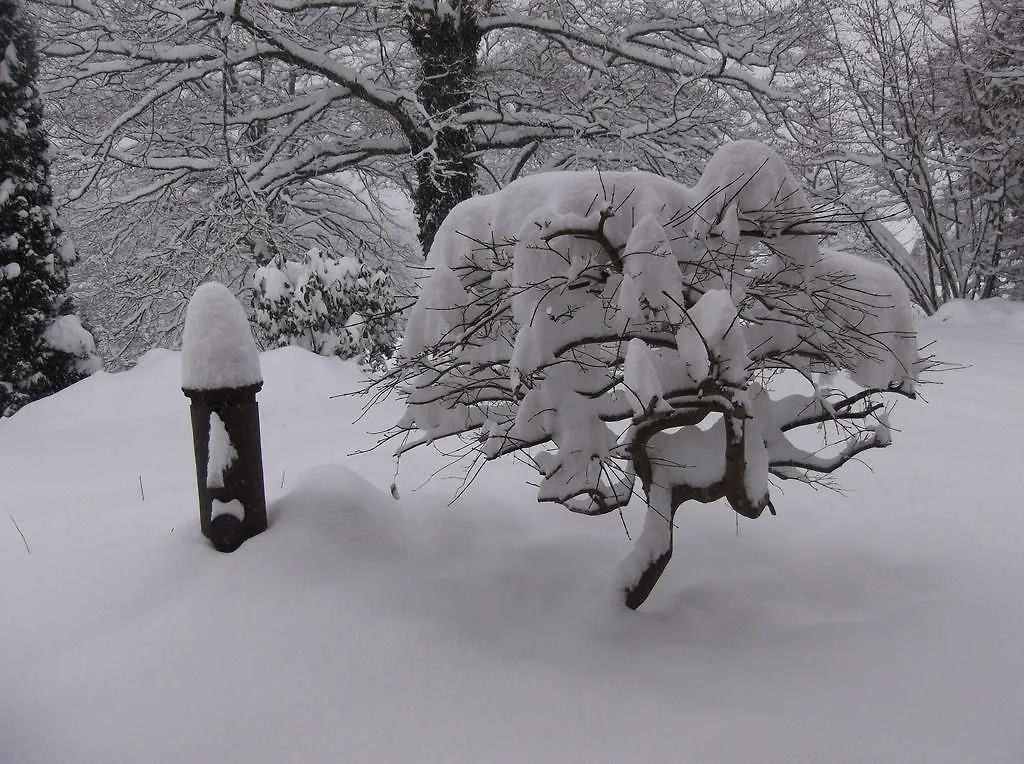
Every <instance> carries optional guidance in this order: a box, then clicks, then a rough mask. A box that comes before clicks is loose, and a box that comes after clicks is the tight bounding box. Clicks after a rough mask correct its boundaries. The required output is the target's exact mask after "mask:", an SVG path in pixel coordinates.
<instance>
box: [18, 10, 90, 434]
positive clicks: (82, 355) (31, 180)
mask: <svg viewBox="0 0 1024 764" xmlns="http://www.w3.org/2000/svg"><path fill="white" fill-rule="evenodd" d="M38 69H39V61H38V58H37V55H36V48H35V38H34V34H33V30H32V28H31V26H30V25H29V21H28V19H27V17H26V16H25V14H24V13H23V11H22V9H21V7H20V5H19V4H18V3H16V2H12V1H11V0H3V2H0V417H3V416H10V415H12V414H13V413H14V412H15V411H17V410H18V409H19V408H21V407H22V406H24V405H25V404H26V403H29V402H31V401H33V400H36V399H37V398H42V397H43V396H46V395H49V394H51V393H54V392H56V391H58V390H60V389H62V388H64V387H67V386H68V385H70V384H72V383H73V382H76V381H78V380H79V379H81V378H82V377H83V376H85V375H86V374H87V373H89V372H91V371H93V370H95V366H96V358H95V356H94V355H93V354H92V352H91V351H92V337H91V336H90V335H89V334H88V332H86V331H85V330H84V329H82V326H81V323H80V322H79V321H78V319H77V318H76V317H75V316H73V315H71V313H72V306H71V302H70V298H69V296H68V294H67V289H68V267H69V265H71V263H72V261H73V259H74V253H73V250H72V249H71V247H69V246H66V247H63V248H62V247H61V246H60V243H59V236H60V228H59V227H58V226H57V224H56V222H55V219H54V210H53V194H52V191H51V190H50V185H49V177H50V175H49V173H50V168H49V163H48V160H47V156H46V154H47V149H48V142H47V139H46V135H45V133H44V131H43V126H42V111H43V110H42V103H41V101H40V98H39V92H38V90H37V89H36V85H35V82H36V76H37V73H38Z"/></svg>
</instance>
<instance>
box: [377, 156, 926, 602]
mask: <svg viewBox="0 0 1024 764" xmlns="http://www.w3.org/2000/svg"><path fill="white" fill-rule="evenodd" d="M829 219H830V211H829V210H826V209H821V208H816V207H813V206H812V205H811V204H810V203H809V202H808V200H807V197H806V195H805V192H804V190H803V189H802V187H801V186H800V185H799V184H798V183H797V182H796V181H795V180H794V178H793V177H792V176H791V175H790V173H789V171H788V169H787V168H786V166H785V164H784V163H783V162H782V160H781V159H780V158H779V156H778V155H777V154H775V153H774V152H773V151H772V150H770V149H768V148H767V147H766V146H764V145H762V144H759V143H755V142H750V141H739V142H733V143H730V144H726V145H725V146H724V147H723V148H722V149H721V150H720V151H719V152H717V153H716V154H715V155H714V156H713V157H712V159H711V160H710V162H709V163H708V165H707V167H706V168H705V170H704V172H703V174H702V175H701V179H700V181H699V183H698V184H697V186H696V187H694V188H690V187H687V186H684V185H682V184H679V183H676V182H674V181H672V180H668V179H666V178H662V177H660V176H657V175H653V174H647V173H640V172H610V173H597V172H582V173H572V172H570V173H547V174H543V175H537V176H532V177H528V178H523V179H521V180H519V181H516V182H515V183H512V184H510V185H509V186H508V187H506V188H505V189H504V190H502V191H500V192H497V193H495V194H492V195H488V196H481V197H477V198H475V199H472V200H470V201H467V202H464V203H463V204H461V205H460V206H458V207H456V208H455V210H454V211H453V212H452V214H451V215H449V216H448V218H447V219H446V221H445V222H444V224H443V225H442V226H441V229H440V230H439V232H438V235H437V238H436V239H435V241H434V246H433V248H432V249H431V252H430V256H429V258H428V261H427V263H428V266H430V275H429V277H428V279H427V280H426V283H425V285H424V287H423V291H422V293H421V295H420V298H419V300H418V302H417V304H416V307H415V308H414V310H413V313H412V315H411V317H410V319H409V325H408V328H407V331H406V334H405V339H404V342H403V345H402V354H403V357H404V361H402V362H401V363H400V364H399V365H398V367H397V368H396V369H395V370H394V371H393V372H392V373H391V374H389V375H388V376H386V377H384V378H383V379H382V380H381V381H380V382H379V383H378V385H377V388H376V391H377V392H378V393H379V394H385V393H387V392H388V391H389V390H391V389H393V388H396V387H397V388H398V389H399V390H401V391H402V392H403V394H404V395H405V398H406V402H407V409H406V414H405V416H404V417H403V419H402V420H401V422H400V423H399V424H398V426H397V427H396V430H395V431H394V432H393V433H392V434H391V437H394V438H398V439H399V442H400V445H399V447H398V453H399V454H402V453H405V452H407V451H409V450H410V449H413V448H417V447H420V446H423V445H426V444H429V443H434V442H436V441H439V440H442V439H445V438H449V437H461V438H463V443H464V445H463V446H462V448H461V449H456V450H455V451H454V454H455V456H457V457H460V458H462V457H464V458H466V459H468V462H469V466H468V472H467V477H468V479H472V477H474V476H475V474H476V470H477V469H478V468H479V467H480V466H481V465H482V464H483V463H484V462H486V461H487V460H491V459H496V458H499V457H502V456H507V455H510V454H516V455H518V456H520V457H521V458H523V459H525V460H526V461H528V462H529V463H530V464H532V465H533V466H534V467H535V468H536V470H537V471H538V473H539V474H540V483H539V487H538V500H540V501H548V502H555V503H557V504H561V505H562V506H564V507H565V508H567V509H568V510H570V511H572V512H577V513H580V514H584V515H600V514H607V513H609V512H614V511H617V510H619V509H621V508H622V507H623V506H625V505H626V504H627V503H628V502H629V501H630V500H631V498H632V497H633V495H634V488H635V482H636V478H639V483H640V488H641V489H642V495H643V497H644V501H645V502H646V505H647V514H646V521H645V525H644V530H643V532H642V533H641V534H640V536H639V538H638V539H637V541H636V545H635V547H634V550H633V552H632V553H631V554H630V556H629V558H628V559H627V560H626V562H625V563H624V565H623V568H622V571H621V578H620V583H621V587H622V591H623V596H624V600H625V603H626V604H627V605H628V606H629V607H631V608H636V607H638V606H639V605H640V604H642V603H643V602H644V600H645V599H646V598H647V596H648V594H649V593H650V591H651V589H652V588H653V587H654V585H655V583H656V582H657V580H658V578H659V577H660V576H661V574H662V572H663V571H664V569H665V566H666V565H667V564H668V561H669V558H670V557H671V555H672V538H673V529H674V527H675V516H676V510H677V509H678V508H679V507H680V505H682V504H684V503H685V502H687V501H698V502H711V501H716V500H718V499H725V500H726V501H727V502H728V503H729V506H731V507H732V509H733V510H735V511H736V512H737V513H739V514H741V515H744V516H746V517H750V518H756V517H758V516H759V515H760V514H761V513H762V512H763V510H764V509H765V508H766V507H767V508H768V509H770V510H771V511H772V512H773V513H774V507H773V505H772V500H771V496H770V480H771V479H777V480H797V481H802V482H807V483H817V482H820V481H822V480H823V479H827V477H828V476H829V475H830V474H831V473H832V472H834V471H835V470H836V469H838V468H839V467H841V466H842V465H843V464H845V463H847V462H849V461H850V460H851V459H854V458H856V457H857V456H858V455H860V454H862V453H864V452H865V451H867V450H870V449H875V448H883V447H886V446H888V445H889V443H890V430H889V425H888V419H887V408H886V404H885V402H884V398H885V396H886V395H887V394H894V395H903V396H909V397H913V396H914V385H915V380H916V377H917V375H918V372H919V365H920V361H919V360H918V350H917V343H916V340H915V336H914V330H913V318H912V315H911V311H910V303H909V299H908V297H907V292H906V290H905V288H904V287H903V285H902V283H901V281H900V280H899V278H898V277H897V276H896V275H895V274H894V273H893V272H892V271H891V270H890V269H889V268H887V267H886V266H884V265H881V264H879V263H873V262H870V261H868V260H865V259H862V258H858V257H856V256H853V255H847V254H844V253H842V252H839V251H835V250H828V249H822V248H821V247H820V246H819V243H818V239H819V237H820V235H821V234H822V233H823V232H824V231H825V228H824V226H825V225H826V224H827V223H828V221H829ZM758 247H766V249H758ZM837 371H845V372H846V377H845V378H844V381H836V380H835V379H834V378H833V377H832V376H831V375H832V374H834V373H835V372H837Z"/></svg>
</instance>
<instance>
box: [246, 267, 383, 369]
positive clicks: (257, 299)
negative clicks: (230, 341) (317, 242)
mask: <svg viewBox="0 0 1024 764" xmlns="http://www.w3.org/2000/svg"><path fill="white" fill-rule="evenodd" d="M253 286H254V289H255V292H254V297H253V307H254V309H255V319H256V325H257V326H258V327H259V329H260V330H261V332H262V334H263V339H264V341H265V344H266V346H267V347H283V346H285V345H298V346H299V347H304V348H306V349H307V350H312V351H313V352H314V353H319V354H320V355H336V356H338V357H340V358H356V359H357V360H359V361H360V362H361V363H365V364H367V365H369V366H371V367H380V366H382V365H383V364H384V362H385V361H386V360H387V359H388V358H390V357H391V356H392V355H393V354H394V348H395V343H396V341H397V339H398V319H397V313H398V310H397V307H396V304H395V296H394V293H393V291H392V287H391V276H390V274H389V273H388V270H387V269H386V268H384V267H378V268H371V267H370V266H369V265H367V264H366V263H364V262H362V261H360V260H358V259H356V258H355V257H331V256H329V255H325V254H324V253H323V252H321V251H320V250H319V249H317V248H315V247H314V248H312V249H310V250H309V252H307V253H306V256H305V258H304V260H302V261H301V262H300V261H295V260H283V259H282V258H275V259H274V260H273V261H271V262H270V263H269V264H268V265H265V266H263V267H261V268H259V269H257V271H256V274H255V276H254V278H253Z"/></svg>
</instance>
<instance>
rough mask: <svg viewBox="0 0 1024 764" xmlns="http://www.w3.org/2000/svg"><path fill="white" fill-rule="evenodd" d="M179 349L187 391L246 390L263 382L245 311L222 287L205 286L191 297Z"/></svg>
mask: <svg viewBox="0 0 1024 764" xmlns="http://www.w3.org/2000/svg"><path fill="white" fill-rule="evenodd" d="M182 347H183V352H182V359H181V386H182V387H183V388H185V389H186V390H217V389H224V388H235V387H247V386H249V385H256V384H259V383H260V382H261V381H262V379H263V377H262V375H261V373H260V359H259V355H258V353H257V351H256V343H255V342H254V341H253V338H252V331H251V329H250V328H249V321H248V319H247V318H246V317H245V309H244V308H242V306H241V304H239V302H238V300H237V299H235V296H234V295H233V294H232V293H231V290H230V289H228V288H227V287H226V286H224V285H223V284H218V283H217V282H215V281H210V282H207V283H206V284H203V285H202V286H200V287H199V288H198V289H197V290H196V292H195V294H194V295H193V296H192V299H191V301H189V304H188V311H187V313H186V314H185V330H184V335H183V338H182Z"/></svg>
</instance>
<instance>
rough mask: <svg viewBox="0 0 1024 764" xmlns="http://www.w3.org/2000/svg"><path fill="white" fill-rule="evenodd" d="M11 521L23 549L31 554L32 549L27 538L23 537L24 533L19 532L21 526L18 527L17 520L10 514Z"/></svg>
mask: <svg viewBox="0 0 1024 764" xmlns="http://www.w3.org/2000/svg"><path fill="white" fill-rule="evenodd" d="M11 522H12V523H14V529H15V530H16V531H18V535H19V536H21V540H22V542H23V543H24V544H25V551H26V552H28V553H29V554H32V550H31V549H30V548H29V545H28V539H26V538H25V534H24V533H22V532H21V528H19V527H18V521H17V520H15V519H14V515H11Z"/></svg>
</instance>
